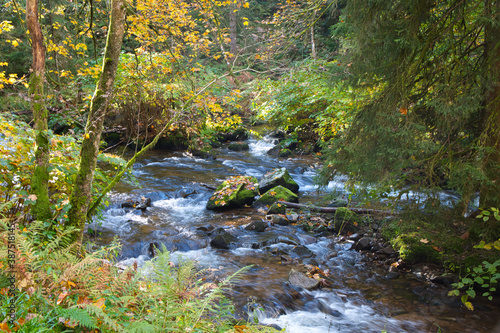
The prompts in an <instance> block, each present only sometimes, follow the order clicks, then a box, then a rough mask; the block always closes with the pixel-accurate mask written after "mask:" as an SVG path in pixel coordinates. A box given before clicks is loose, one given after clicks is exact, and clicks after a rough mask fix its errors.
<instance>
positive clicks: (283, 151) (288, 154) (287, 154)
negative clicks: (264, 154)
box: [278, 148, 293, 158]
mask: <svg viewBox="0 0 500 333" xmlns="http://www.w3.org/2000/svg"><path fill="white" fill-rule="evenodd" d="M292 156H293V152H292V151H291V150H290V149H286V148H285V149H281V150H280V151H279V153H278V157H285V158H286V157H292Z"/></svg>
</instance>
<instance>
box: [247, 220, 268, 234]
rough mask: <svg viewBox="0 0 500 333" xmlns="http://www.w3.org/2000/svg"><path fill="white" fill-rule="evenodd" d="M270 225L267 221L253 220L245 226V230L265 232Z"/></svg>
mask: <svg viewBox="0 0 500 333" xmlns="http://www.w3.org/2000/svg"><path fill="white" fill-rule="evenodd" d="M267 227H268V224H267V222H264V221H252V222H250V224H248V225H247V226H246V227H245V230H251V231H257V232H263V231H264V230H266V228H267Z"/></svg>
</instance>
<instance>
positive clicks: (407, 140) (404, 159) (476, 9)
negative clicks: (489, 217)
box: [323, 0, 499, 202]
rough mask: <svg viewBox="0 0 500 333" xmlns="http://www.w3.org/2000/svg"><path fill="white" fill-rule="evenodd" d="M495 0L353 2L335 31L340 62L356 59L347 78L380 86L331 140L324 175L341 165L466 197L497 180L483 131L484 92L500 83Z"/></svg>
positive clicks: (353, 172)
mask: <svg viewBox="0 0 500 333" xmlns="http://www.w3.org/2000/svg"><path fill="white" fill-rule="evenodd" d="M495 6H496V7H498V6H497V5H489V4H488V2H485V1H479V0H474V1H452V0H449V1H448V0H443V1H428V0H411V1H383V0H371V1H359V0H353V1H349V2H347V5H346V7H345V8H344V9H343V13H342V17H341V21H340V22H339V23H338V24H337V25H336V26H335V28H333V29H332V31H333V32H334V33H335V36H334V37H335V38H338V39H339V40H341V41H342V45H343V55H342V59H343V62H347V63H349V64H351V66H350V69H349V72H350V75H349V76H348V77H349V80H348V83H349V84H350V85H352V86H353V87H355V88H357V89H360V88H367V87H383V89H382V90H381V93H380V94H379V95H378V96H376V97H375V98H372V99H370V100H368V101H367V102H366V103H363V105H362V106H361V107H359V108H358V110H357V111H356V113H355V117H354V120H353V123H352V126H351V127H350V128H349V131H348V132H347V135H346V137H345V138H341V139H340V140H338V138H335V139H334V140H332V141H331V142H329V144H328V145H329V149H328V151H329V154H328V159H327V164H326V165H327V168H325V170H324V172H323V180H328V179H331V177H332V175H333V174H334V173H335V172H341V173H344V174H348V175H350V176H351V177H352V179H355V180H358V181H364V182H377V183H379V182H381V183H386V184H391V185H396V186H397V187H399V188H404V187H408V186H412V187H414V188H420V189H422V188H425V189H431V190H432V189H437V190H439V189H442V188H444V187H445V188H449V189H455V190H457V191H458V192H459V193H461V194H462V197H463V201H464V202H467V201H468V200H469V199H470V198H471V196H472V195H474V193H476V192H477V191H478V190H479V189H481V188H482V187H484V186H488V184H489V185H491V184H493V183H494V182H495V176H493V178H492V174H494V173H488V172H486V171H485V168H484V165H485V164H484V162H483V157H484V156H486V155H488V154H491V152H489V151H490V150H491V149H494V147H491V146H488V144H485V140H484V135H485V134H486V132H485V129H486V127H487V126H485V112H486V111H485V110H486V108H485V103H486V102H485V101H486V100H487V95H488V93H489V91H490V89H491V87H489V85H490V84H492V82H495V81H490V80H489V78H490V76H489V74H488V72H489V70H490V69H491V68H493V67H491V65H488V63H487V61H486V60H487V52H486V51H487V43H486V40H487V38H488V36H487V33H488V31H489V30H488V29H489V27H491V26H494V25H495V24H498V22H499V16H498V14H499V13H498V12H495ZM497 37H498V36H497ZM497 47H498V46H497ZM497 134H498V133H497ZM497 142H498V141H497ZM497 175H498V173H497ZM496 177H497V176H496Z"/></svg>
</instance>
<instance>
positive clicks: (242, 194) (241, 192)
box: [207, 176, 259, 210]
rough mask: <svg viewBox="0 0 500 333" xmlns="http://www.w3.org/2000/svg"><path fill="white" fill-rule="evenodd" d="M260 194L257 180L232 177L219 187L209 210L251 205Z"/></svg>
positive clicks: (211, 200)
mask: <svg viewBox="0 0 500 333" xmlns="http://www.w3.org/2000/svg"><path fill="white" fill-rule="evenodd" d="M258 194H259V190H258V183H257V178H255V177H250V176H236V177H230V178H228V179H227V180H225V181H224V182H223V183H222V184H221V185H220V186H219V187H217V189H216V190H215V192H214V193H213V194H212V196H211V197H210V199H209V200H208V202H207V209H210V210H220V209H228V208H238V207H243V206H245V205H251V204H252V203H253V201H254V198H255V196H256V195H258Z"/></svg>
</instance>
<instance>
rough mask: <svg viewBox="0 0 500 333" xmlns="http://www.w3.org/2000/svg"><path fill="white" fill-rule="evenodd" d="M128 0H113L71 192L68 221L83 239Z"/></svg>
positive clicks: (78, 238)
mask: <svg viewBox="0 0 500 333" xmlns="http://www.w3.org/2000/svg"><path fill="white" fill-rule="evenodd" d="M125 11H126V8H125V1H124V0H112V1H111V17H110V22H109V28H108V37H107V40H106V50H105V52H104V58H103V64H102V73H101V76H100V78H99V82H98V83H97V87H96V90H95V92H94V95H93V96H92V101H91V103H90V112H89V116H88V119H87V125H86V127H85V136H84V139H83V143H82V148H81V152H80V166H79V169H78V174H77V176H76V180H75V183H74V185H73V190H72V192H71V197H70V204H71V209H70V211H69V213H68V215H69V222H68V225H71V226H75V227H76V228H78V229H80V232H79V233H78V237H77V241H78V242H80V243H81V241H82V237H83V229H84V227H85V222H86V221H87V212H88V209H89V205H90V200H91V199H92V184H93V179H94V172H95V168H96V163H97V155H98V154H99V143H100V141H101V134H102V129H103V123H104V118H105V116H106V109H107V107H108V104H109V100H110V98H111V94H112V90H113V85H114V81H115V75H116V69H117V67H118V62H119V58H120V51H121V46H122V40H123V34H124V31H125Z"/></svg>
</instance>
